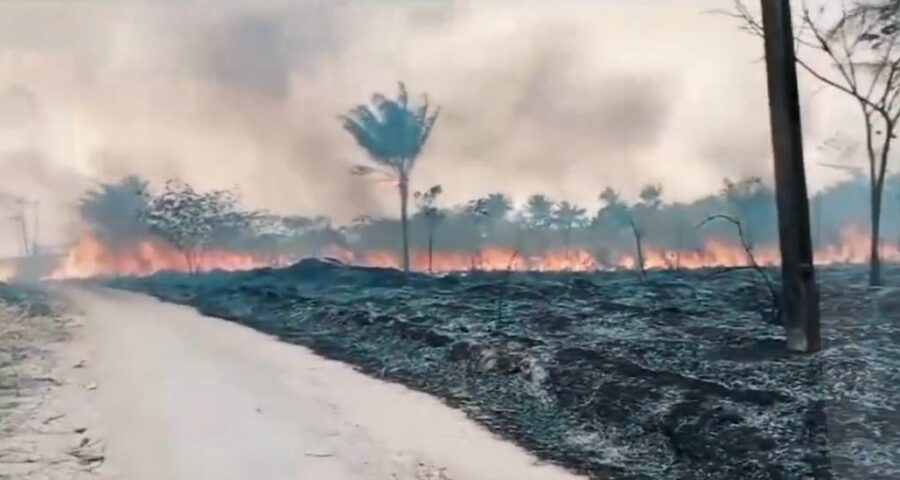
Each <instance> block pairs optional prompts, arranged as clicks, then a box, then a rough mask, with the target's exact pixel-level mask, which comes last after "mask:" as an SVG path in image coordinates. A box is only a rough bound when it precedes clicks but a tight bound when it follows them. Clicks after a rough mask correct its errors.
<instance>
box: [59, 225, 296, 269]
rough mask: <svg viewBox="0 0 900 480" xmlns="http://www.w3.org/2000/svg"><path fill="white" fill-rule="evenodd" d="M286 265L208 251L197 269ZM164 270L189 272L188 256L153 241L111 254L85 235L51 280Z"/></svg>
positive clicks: (246, 255) (282, 260) (273, 259)
mask: <svg viewBox="0 0 900 480" xmlns="http://www.w3.org/2000/svg"><path fill="white" fill-rule="evenodd" d="M287 263H288V262H287V261H286V259H285V258H283V257H281V256H270V255H259V254H254V253H246V252H229V251H224V250H210V251H206V252H204V253H203V255H202V256H201V258H200V259H199V265H197V266H196V268H195V269H196V270H199V271H210V270H252V269H254V268H261V267H266V266H274V265H285V264H287ZM164 270H175V271H182V272H187V271H190V270H191V268H190V263H189V262H188V259H187V257H186V256H185V255H184V254H182V252H180V251H179V250H178V249H176V248H173V247H172V246H170V245H167V244H165V243H162V242H160V241H155V240H150V239H148V240H143V241H141V242H140V243H138V244H137V245H136V246H135V247H133V248H130V249H127V250H120V251H114V250H111V249H109V248H107V247H106V246H105V245H103V243H102V242H101V241H100V240H98V239H97V238H96V237H95V236H93V235H91V234H85V235H83V236H82V237H81V239H80V240H79V242H78V243H77V244H75V246H73V247H72V248H71V249H69V251H68V252H67V253H66V255H65V256H64V257H63V258H62V259H61V260H60V262H59V264H58V265H57V267H56V269H55V270H54V271H53V272H52V273H51V274H50V275H49V278H51V279H56V280H59V279H66V278H90V277H98V276H115V275H136V276H140V275H152V274H154V273H157V272H160V271H164Z"/></svg>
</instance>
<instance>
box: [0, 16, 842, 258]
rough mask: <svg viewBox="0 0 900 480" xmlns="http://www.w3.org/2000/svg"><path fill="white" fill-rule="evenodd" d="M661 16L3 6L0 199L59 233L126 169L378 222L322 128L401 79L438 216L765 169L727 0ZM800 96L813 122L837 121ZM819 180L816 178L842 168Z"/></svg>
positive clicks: (699, 189) (749, 57)
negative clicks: (473, 204) (433, 115)
mask: <svg viewBox="0 0 900 480" xmlns="http://www.w3.org/2000/svg"><path fill="white" fill-rule="evenodd" d="M675 3H676V2H663V1H661V0H642V1H641V2H614V1H611V0H610V1H601V2H583V1H576V0H571V1H567V2H555V3H554V6H553V8H549V7H547V6H546V5H545V4H541V3H539V2H515V3H513V2H501V1H469V2H461V1H459V2H454V1H451V0H446V1H430V2H425V1H418V2H412V1H411V2H400V1H396V2H388V1H382V2H322V1H313V0H306V1H303V2H253V3H250V2H236V1H230V2H217V3H216V4H215V5H213V4H211V3H208V2H178V3H176V2H166V1H162V0H160V1H151V0H145V1H136V2H118V3H111V2H97V3H84V2H79V3H78V4H72V3H70V2H40V3H34V2H24V1H23V2H4V3H3V5H2V6H0V10H2V15H0V169H2V172H3V174H2V175H0V191H4V192H8V193H12V194H17V195H25V196H28V197H30V198H36V199H38V200H40V202H41V211H42V227H41V235H42V238H43V239H44V240H45V241H47V242H62V241H66V240H69V239H71V238H73V236H74V234H75V232H76V231H77V229H78V221H77V217H76V216H75V215H74V210H75V209H74V208H73V206H74V203H75V200H76V199H77V198H78V196H79V195H81V193H82V192H84V191H85V189H87V188H89V187H91V186H94V185H96V183H97V182H100V181H109V180H114V179H117V178H120V177H122V176H124V175H128V174H138V175H141V176H143V177H146V178H148V179H150V180H153V181H156V182H162V181H164V180H165V179H168V178H173V177H178V178H181V179H183V180H185V181H188V182H191V183H192V184H195V185H197V186H198V188H222V187H230V186H232V185H239V186H240V188H241V190H242V192H243V195H244V199H245V200H246V202H247V203H248V204H249V206H251V207H254V208H266V209H271V210H275V211H278V212H282V213H287V212H294V213H301V214H313V213H315V214H328V215H331V216H333V217H335V218H336V219H338V220H339V221H340V220H349V219H351V218H353V217H355V216H357V215H360V214H375V215H381V214H388V215H392V214H393V213H394V210H395V205H394V203H395V202H396V198H395V197H396V192H394V191H393V189H392V188H390V186H389V185H385V184H383V183H382V184H379V183H372V182H369V181H367V180H364V179H359V178H354V177H352V176H350V175H348V173H347V170H348V167H349V166H351V165H352V164H354V163H358V162H360V161H364V160H365V157H364V154H363V153H362V152H360V151H359V150H358V149H357V148H356V146H355V145H354V144H353V142H352V141H350V139H349V138H347V136H346V134H345V133H344V132H342V131H341V129H340V125H339V123H338V122H337V121H336V119H335V116H336V115H337V114H339V113H342V112H344V111H346V110H347V109H349V108H351V107H352V106H353V105H355V104H357V103H360V102H364V101H366V100H367V99H368V98H369V96H370V95H371V93H372V92H373V91H382V92H391V91H393V89H394V88H395V85H396V81H398V80H404V81H406V82H407V84H408V85H409V86H410V88H411V89H412V90H413V92H414V93H416V94H419V93H423V92H427V93H428V94H429V95H430V97H431V98H432V99H433V101H434V102H436V103H438V104H439V105H440V106H441V107H442V117H441V119H440V121H439V124H438V127H437V130H436V132H435V135H434V136H433V138H432V140H431V142H430V144H429V145H428V146H427V147H426V152H425V154H424V156H423V157H422V159H421V163H420V166H419V168H418V169H417V170H416V172H415V176H414V183H416V185H419V186H427V185H431V184H434V183H441V184H443V185H444V187H445V191H446V197H445V199H446V201H447V202H449V203H459V202H463V201H465V200H468V199H470V198H473V197H475V196H480V195H484V194H487V193H489V192H492V191H497V190H501V191H505V192H508V193H510V194H512V195H513V197H514V198H515V199H516V200H517V201H522V200H524V199H525V197H526V196H527V195H528V194H531V193H534V192H538V191H540V192H544V193H547V194H549V195H550V196H552V197H554V198H560V199H570V200H573V201H577V202H579V203H583V204H587V205H590V204H592V203H594V201H595V199H596V196H597V194H598V193H599V191H600V190H602V188H603V187H604V186H606V185H613V186H615V187H616V188H618V189H620V190H622V191H623V193H624V194H625V195H626V196H629V197H632V198H633V197H634V196H635V195H636V193H637V190H638V189H639V188H640V186H641V185H643V184H646V183H652V182H659V183H662V184H663V185H664V187H665V189H666V192H667V194H668V195H669V197H670V198H671V199H674V200H688V199H694V198H697V197H700V196H702V195H705V194H709V193H713V192H714V191H715V190H716V189H718V187H719V185H721V178H722V177H723V176H731V177H740V176H746V175H752V174H755V175H760V176H762V177H764V178H768V177H769V176H770V174H769V171H770V163H771V162H769V161H768V127H767V123H766V113H765V112H766V109H765V105H766V103H765V88H764V85H765V84H764V81H763V78H764V77H763V69H762V68H761V65H760V64H759V62H758V59H759V55H760V53H761V49H760V46H759V44H758V42H757V40H756V39H755V38H751V37H748V36H747V35H746V34H743V33H741V32H739V31H737V29H736V28H735V25H734V24H733V23H730V22H729V21H728V20H727V19H724V18H722V17H720V16H714V15H708V14H706V13H705V12H707V11H708V10H709V9H712V8H719V7H721V8H725V7H728V5H729V2H728V0H691V1H690V2H687V1H685V2H677V4H675ZM816 98H817V100H815V102H812V101H811V102H809V103H810V105H811V106H808V108H807V110H809V111H810V112H812V114H814V115H825V114H833V112H834V110H831V111H829V108H828V106H829V105H831V100H830V99H829V98H830V97H827V95H819V96H817V97H816ZM826 116H827V115H826ZM832 116H833V115H832ZM828 127H829V125H828V121H827V120H826V121H809V122H807V129H808V130H809V131H810V132H811V134H812V135H813V137H815V136H816V135H826V134H828V135H830V134H831V133H832V132H831V131H830V130H829V129H828ZM811 141H815V138H813V140H811ZM819 172H820V173H814V174H813V175H812V181H813V183H814V186H816V185H817V184H824V181H825V180H827V179H828V176H829V175H831V176H832V177H834V176H836V175H838V173H836V172H830V171H827V170H824V169H822V170H819ZM821 172H824V173H821ZM0 235H2V237H3V238H2V239H0V242H2V246H0V248H2V249H3V251H4V252H7V253H11V252H12V251H13V250H14V248H15V243H14V242H15V236H14V234H13V232H12V228H7V227H6V226H4V228H3V229H2V231H0Z"/></svg>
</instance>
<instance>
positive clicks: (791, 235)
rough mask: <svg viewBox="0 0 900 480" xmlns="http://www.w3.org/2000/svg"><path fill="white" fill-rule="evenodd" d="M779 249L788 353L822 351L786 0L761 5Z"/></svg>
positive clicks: (792, 48) (765, 1)
mask: <svg viewBox="0 0 900 480" xmlns="http://www.w3.org/2000/svg"><path fill="white" fill-rule="evenodd" d="M761 3H762V12H763V29H764V32H765V45H766V66H767V74H768V89H769V110H770V120H771V129H772V147H773V150H774V158H775V187H776V200H777V205H778V234H779V238H780V246H781V276H782V289H783V290H782V299H781V300H782V309H781V310H782V316H783V322H784V326H785V330H786V333H787V347H788V349H789V350H791V351H798V352H815V351H818V350H820V349H821V348H822V340H821V333H820V325H819V293H818V288H817V286H816V280H815V268H814V266H813V250H812V239H811V238H810V228H809V198H808V196H807V191H806V174H805V171H804V166H803V138H802V137H803V135H802V129H801V124H800V101H799V97H800V95H799V91H798V90H799V89H798V86H797V68H796V64H795V62H796V58H795V56H794V34H793V26H792V25H791V7H790V1H789V0H761Z"/></svg>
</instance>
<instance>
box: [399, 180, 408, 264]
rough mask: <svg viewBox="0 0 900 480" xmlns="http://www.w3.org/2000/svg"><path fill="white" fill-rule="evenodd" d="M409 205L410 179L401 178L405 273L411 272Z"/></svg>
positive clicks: (401, 219)
mask: <svg viewBox="0 0 900 480" xmlns="http://www.w3.org/2000/svg"><path fill="white" fill-rule="evenodd" d="M408 204H409V179H408V178H407V176H406V175H405V174H404V175H401V176H400V229H401V236H402V237H403V271H405V272H408V271H409V218H408V215H407V208H408Z"/></svg>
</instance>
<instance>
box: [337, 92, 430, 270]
mask: <svg viewBox="0 0 900 480" xmlns="http://www.w3.org/2000/svg"><path fill="white" fill-rule="evenodd" d="M439 112H440V110H439V109H435V110H434V111H431V108H430V105H429V103H428V98H427V96H426V97H425V98H424V100H423V102H422V104H421V105H418V106H415V105H412V104H411V103H410V102H409V96H408V95H407V92H406V87H405V86H404V84H403V83H402V82H401V83H400V84H399V93H398V95H397V98H396V99H391V98H387V97H385V96H384V95H382V94H380V93H375V94H374V95H372V101H371V105H359V106H357V107H355V108H354V109H352V110H351V111H350V112H349V113H348V114H346V115H342V116H340V117H339V118H340V120H341V122H342V124H343V127H344V129H345V130H346V131H347V132H348V133H349V134H350V135H351V136H353V138H354V140H356V143H357V144H359V146H360V147H362V148H363V150H365V151H366V152H367V153H368V154H369V157H370V159H371V160H372V163H373V164H374V165H375V167H374V168H373V167H371V166H358V167H356V169H355V170H354V172H355V173H356V174H360V175H367V174H369V173H373V172H381V173H383V174H387V175H388V176H389V177H390V178H391V179H392V180H393V181H396V182H397V188H398V190H399V193H400V228H401V231H402V242H403V245H402V248H403V269H404V270H405V271H409V222H408V218H407V206H408V203H409V179H410V174H411V173H412V169H413V167H414V166H415V164H416V160H417V159H418V158H419V154H420V153H421V152H422V148H423V147H424V145H425V142H426V141H428V137H429V136H430V135H431V131H432V129H433V128H434V124H435V122H436V121H437V118H438V113H439Z"/></svg>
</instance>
